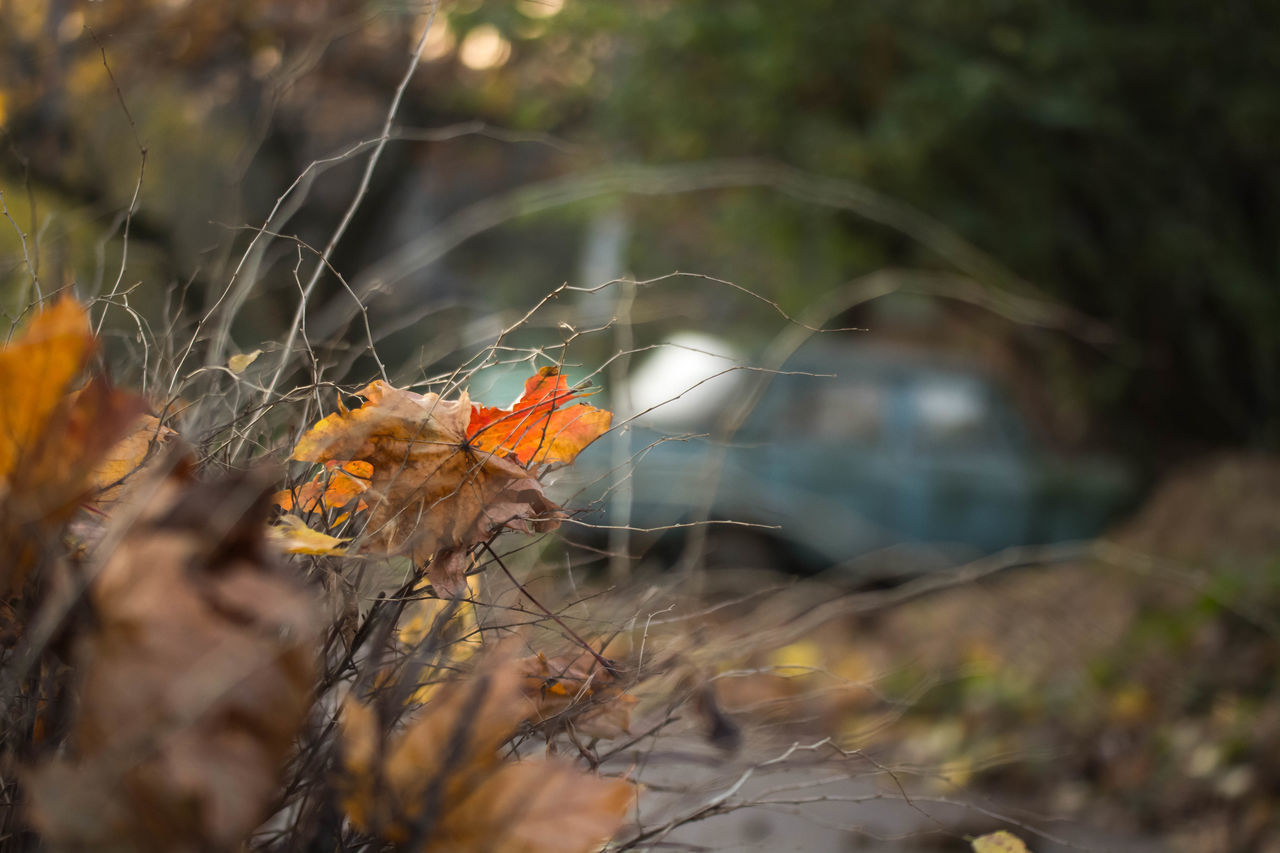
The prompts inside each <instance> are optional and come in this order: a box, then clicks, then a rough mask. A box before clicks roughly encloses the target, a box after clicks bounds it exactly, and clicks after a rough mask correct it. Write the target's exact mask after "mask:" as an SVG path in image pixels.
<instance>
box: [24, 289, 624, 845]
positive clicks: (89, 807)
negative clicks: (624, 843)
mask: <svg viewBox="0 0 1280 853" xmlns="http://www.w3.org/2000/svg"><path fill="white" fill-rule="evenodd" d="M96 347H97V342H96V340H95V339H94V336H93V335H92V333H91V331H90V324H89V320H88V316H87V313H86V311H85V309H84V308H83V307H82V306H80V305H79V304H78V303H76V302H75V301H74V300H72V299H63V300H62V301H59V302H57V303H56V304H54V305H53V306H52V307H50V308H48V309H47V310H45V311H43V312H41V313H39V314H37V315H36V316H35V317H34V318H33V319H32V320H31V322H30V323H28V324H27V327H26V328H25V329H24V330H23V331H22V333H21V334H19V335H18V336H16V337H15V339H14V340H13V341H12V342H11V343H9V344H8V345H5V346H4V347H0V380H3V383H4V387H5V388H6V393H7V395H8V400H7V406H6V407H4V408H3V409H0V548H2V549H3V550H2V552H0V595H2V596H3V600H2V601H0V603H2V604H3V610H0V616H2V617H3V620H0V622H2V624H0V628H3V630H4V634H5V635H6V637H7V638H8V640H9V642H8V645H10V646H12V645H13V644H14V643H17V642H18V641H19V640H21V639H22V638H23V632H22V627H23V623H24V620H28V619H31V618H33V614H35V615H36V616H38V617H39V618H40V619H42V620H43V622H42V623H41V624H46V625H52V626H55V630H54V631H53V632H52V633H49V634H48V636H46V637H45V640H43V641H41V642H46V645H45V646H43V647H33V649H27V650H26V651H25V652H24V654H26V656H27V658H30V655H31V654H38V655H41V656H42V657H41V660H42V662H41V663H40V665H39V666H38V667H37V668H36V669H35V670H31V669H28V670H24V672H25V673H27V674H26V675H21V676H19V675H16V674H15V673H12V672H8V671H5V672H0V675H3V676H4V680H5V681H6V682H8V681H14V682H16V681H18V680H21V679H23V678H29V677H30V673H31V672H32V671H34V672H38V673H39V675H38V676H37V677H36V681H34V682H29V685H34V686H28V687H24V688H23V693H22V694H21V695H20V697H19V698H23V697H25V698H24V701H25V702H26V706H25V707H26V708H27V709H28V710H25V711H23V710H17V711H15V706H10V707H6V708H4V709H3V710H4V712H5V713H6V714H7V715H8V717H9V718H18V717H22V718H23V719H25V720H27V722H28V724H29V731H32V732H38V733H39V738H40V739H41V740H42V741H43V746H42V747H41V748H40V750H37V751H35V752H32V751H30V750H27V751H26V752H25V754H26V755H27V756H28V758H26V759H21V760H20V761H18V760H16V759H15V755H16V753H15V752H14V751H13V749H12V747H13V744H12V743H11V742H10V739H9V738H7V737H6V739H5V742H4V743H3V744H0V770H3V772H5V773H6V774H7V773H8V772H9V771H10V770H12V769H15V768H16V767H17V765H18V763H21V764H22V765H23V766H24V769H23V771H22V772H23V780H24V783H23V784H24V792H25V799H26V805H25V818H26V820H27V821H28V822H29V823H30V824H31V825H32V826H33V827H34V829H35V830H36V831H37V832H38V833H39V836H40V838H41V840H42V841H43V842H44V843H45V844H47V845H49V846H50V847H52V848H54V849H84V848H88V847H92V848H95V849H99V848H100V849H120V850H124V849H143V850H205V849H233V848H235V847H237V846H239V845H241V844H242V843H243V842H244V839H245V838H247V837H248V836H249V834H250V833H251V832H252V831H253V830H254V829H255V828H256V827H257V826H259V824H260V823H261V822H262V821H263V820H264V819H266V818H267V817H269V816H270V812H271V810H272V808H273V805H272V804H273V803H277V797H278V796H279V785H280V782H281V772H282V768H283V767H284V766H285V764H286V762H287V760H288V759H289V758H290V756H291V755H292V754H293V753H294V750H295V748H296V744H297V738H298V736H299V734H300V732H302V731H303V727H304V724H305V721H306V719H307V717H308V714H309V712H310V711H311V710H312V709H313V707H314V703H315V701H316V699H317V696H316V688H317V684H318V683H319V681H320V679H319V676H320V674H321V673H320V672H319V669H318V667H319V665H320V663H321V662H322V661H321V655H320V649H321V647H322V643H321V642H320V641H321V639H322V637H323V636H324V634H325V632H326V631H329V630H331V626H329V625H326V624H325V623H326V620H325V619H324V617H323V615H322V608H321V607H320V604H319V600H318V599H319V595H318V594H317V591H316V590H314V589H309V588H307V587H306V586H304V585H303V584H302V583H301V582H300V581H299V580H298V579H297V578H296V576H295V575H293V574H291V572H290V569H289V568H288V566H287V564H285V563H284V562H283V561H281V560H280V558H279V554H280V552H281V551H284V552H287V553H295V554H325V555H341V554H343V553H344V552H345V549H346V544H347V542H348V541H349V540H345V539H339V538H337V537H334V536H331V535H329V534H327V533H324V532H321V531H319V530H314V529H312V528H311V527H309V526H308V525H307V523H306V522H305V521H304V520H303V518H302V517H301V516H302V515H312V516H314V515H317V514H318V515H320V516H321V517H322V518H323V520H324V524H325V526H326V528H336V527H337V526H339V525H343V524H345V523H347V522H348V521H349V520H350V519H352V518H353V517H354V516H355V515H356V514H357V513H359V514H362V516H361V517H362V518H363V519H364V520H365V522H366V533H365V542H366V543H367V544H370V545H372V546H373V547H374V549H375V550H378V549H380V550H383V551H385V552H387V553H409V554H411V555H412V556H413V557H414V559H415V560H416V561H417V562H418V564H419V565H422V564H427V572H426V575H427V578H426V579H420V584H421V585H425V584H426V582H427V580H428V579H429V580H430V581H431V582H432V584H433V585H434V587H435V589H436V591H437V592H444V593H447V594H451V595H458V594H460V593H463V592H465V593H468V594H469V595H474V590H472V589H470V588H469V587H468V585H467V581H466V577H465V570H464V568H465V561H466V557H467V554H468V552H469V551H470V550H471V549H472V548H473V547H474V546H476V545H478V544H479V543H482V542H487V541H488V540H489V539H490V538H491V537H492V536H493V535H494V534H496V533H498V532H500V531H501V530H504V529H518V530H524V531H543V530H549V529H552V528H554V527H555V526H557V525H558V524H559V522H560V520H561V519H562V518H563V513H562V511H561V509H560V507H558V506H557V505H556V504H554V503H553V502H552V501H550V500H549V499H548V498H547V497H546V495H545V494H544V493H543V490H542V484H541V482H540V481H539V476H540V475H541V473H543V472H544V471H546V470H547V469H549V468H552V467H555V466H559V465H565V464H568V463H570V462H572V461H573V459H574V457H575V456H576V455H577V454H578V453H579V452H580V451H581V450H582V448H584V447H585V446H586V445H587V444H589V443H590V442H591V441H593V440H595V438H597V437H598V436H599V435H601V434H602V433H603V432H604V431H606V430H607V429H608V428H609V424H610V420H611V416H610V414H609V413H608V412H605V411H602V410H600V409H596V408H593V407H591V406H587V405H583V404H581V403H577V404H574V405H565V404H566V403H568V402H570V401H572V400H573V399H574V398H576V397H578V396H579V392H576V391H573V390H571V389H570V388H569V386H568V384H567V382H566V380H565V378H564V377H563V376H562V375H561V374H560V373H559V371H558V370H556V369H554V368H548V369H545V370H542V371H540V372H539V373H538V374H537V375H535V376H534V377H533V378H531V379H530V380H529V382H528V383H527V384H526V388H525V393H524V394H523V395H522V396H521V398H520V399H519V400H518V401H517V402H516V403H515V404H514V405H513V406H511V407H510V408H507V409H500V408H494V407H488V406H481V405H473V404H472V403H471V401H470V399H469V398H468V396H467V395H466V393H465V392H463V393H462V394H461V395H460V396H459V397H458V398H457V399H454V400H444V399H442V398H441V397H439V396H438V395H435V394H416V393H414V392H412V391H408V390H406V389H400V388H394V387H392V386H390V385H387V384H385V383H383V382H374V383H372V384H370V385H369V386H367V387H366V388H364V389H363V390H362V391H360V392H359V393H360V395H361V396H362V397H364V398H365V400H366V401H367V402H366V404H365V405H364V406H363V407H361V408H359V409H355V410H349V409H346V408H345V407H342V408H340V410H339V411H338V412H336V413H334V414H332V415H330V416H328V417H326V418H324V419H323V420H321V421H320V422H319V423H317V424H316V425H315V426H314V427H312V428H311V429H310V430H309V431H308V432H307V433H306V434H304V435H303V436H302V438H301V439H300V440H299V442H298V444H297V446H296V447H295V449H294V452H293V458H294V459H296V460H301V461H308V462H314V463H319V464H320V465H321V470H320V473H318V474H317V475H316V476H315V477H314V478H313V479H312V480H311V481H310V482H308V483H305V484H303V485H302V486H300V487H298V488H296V489H294V490H292V491H289V492H277V493H275V495H274V496H272V495H271V488H270V487H271V485H272V484H271V481H272V480H273V479H274V476H273V475H272V474H271V473H267V474H264V473H261V472H260V471H259V472H256V473H255V472H241V473H238V474H231V475H223V476H221V477H218V478H215V479H213V480H206V481H203V482H201V481H200V480H199V478H198V477H196V474H195V471H194V470H193V467H192V463H191V462H190V461H189V457H187V456H186V455H184V453H183V452H182V450H181V445H182V443H181V441H180V440H178V438H177V435H176V433H175V432H174V431H173V430H172V429H170V428H169V427H168V426H167V425H165V424H163V423H162V422H161V420H160V419H159V418H157V417H155V416H153V415H150V414H147V413H146V412H145V408H144V405H143V401H142V400H141V398H140V397H138V396H137V395H133V394H129V393H125V392H121V391H116V390H114V389H112V388H110V386H109V385H108V384H107V383H106V381H105V380H104V379H102V378H101V377H97V376H95V377H94V378H92V379H90V381H88V382H87V383H84V384H79V383H80V381H81V378H82V376H83V374H84V373H85V372H86V369H87V367H88V366H89V364H90V362H91V359H92V357H93V355H94V353H95V351H96ZM166 444H168V445H172V446H173V447H174V450H173V452H167V453H159V452H158V449H159V447H160V446H161V445H166ZM158 460H163V464H156V463H157V461H158ZM272 503H275V504H277V505H278V506H279V507H280V508H281V509H283V510H284V513H283V514H282V515H280V516H279V517H278V518H277V520H276V523H274V524H268V523H267V519H268V516H269V514H270V513H271V509H270V504H272ZM77 510H81V512H80V514H79V516H78V517H77V516H76V513H77ZM73 519H74V522H73ZM71 522H73V523H71ZM69 523H71V524H70V526H69ZM68 530H71V531H72V532H73V535H72V536H71V537H66V534H67V531H68ZM33 590H34V592H33ZM50 590H53V591H54V592H50ZM437 604H438V605H442V606H446V607H451V608H452V609H450V610H449V613H453V614H456V613H461V612H470V611H461V610H460V609H459V607H458V606H457V605H458V604H459V602H458V601H457V600H454V601H453V602H444V601H439V602H437ZM421 606H422V607H423V608H424V611H423V613H421V614H417V615H416V616H414V617H413V619H414V620H416V622H413V623H412V624H406V625H402V626H399V627H398V628H397V630H396V634H395V636H396V638H397V642H399V643H402V644H405V645H406V646H407V647H411V646H412V645H413V644H414V631H417V632H418V633H419V634H422V632H423V631H424V630H426V629H425V628H424V626H425V625H426V624H427V623H428V622H429V623H430V624H432V625H434V624H435V622H436V617H435V616H432V615H431V612H428V611H431V605H430V604H429V603H428V602H422V603H421ZM436 610H439V606H437V607H436ZM432 612H434V611H432ZM76 616H85V617H87V618H85V619H76V618H74V617H76ZM437 616H438V614H437ZM446 621H447V620H446ZM464 622H465V620H462V621H459V625H458V626H457V627H458V631H459V632H460V637H459V640H460V648H462V649H463V654H461V655H458V656H455V658H456V659H455V660H453V661H451V662H450V665H451V666H458V665H468V664H471V665H473V667H472V669H473V675H472V676H470V677H469V678H467V679H461V680H454V681H446V682H438V683H436V684H434V686H433V689H431V690H429V691H422V690H420V691H418V692H416V693H414V694H413V695H412V696H411V697H410V699H409V702H408V704H407V705H402V706H401V707H400V708H399V709H398V710H397V711H396V712H395V714H394V715H388V714H385V713H383V711H380V710H378V709H379V708H380V707H381V706H382V705H385V704H386V697H385V696H384V697H383V698H382V699H380V700H377V701H373V702H371V703H370V704H364V703H362V702H360V701H357V700H356V699H354V698H349V699H348V700H347V701H346V703H345V705H344V706H343V708H342V714H341V733H340V741H341V744H342V754H343V756H344V759H343V771H344V772H343V774H342V776H341V779H340V780H339V781H338V782H337V783H336V784H338V786H339V787H340V788H341V790H342V791H343V792H344V795H343V804H344V808H345V810H346V812H347V816H348V817H349V819H350V822H351V825H352V826H354V827H356V828H357V829H360V830H362V831H365V832H369V833H373V834H376V835H378V836H379V837H381V838H382V839H384V840H385V841H389V842H411V846H413V847H414V848H415V849H450V850H467V849H485V850H488V849H504V850H525V851H541V850H547V851H551V850H557V851H558V850H569V851H573V850H582V851H586V850H590V849H594V848H596V847H598V846H599V845H600V844H602V843H603V842H604V841H605V840H607V839H608V838H609V837H610V836H611V835H612V834H613V833H614V832H615V831H616V830H617V828H618V826H619V825H620V824H621V822H622V820H623V819H624V816H625V814H626V811H627V808H628V805H629V804H630V802H631V801H632V799H633V796H634V786H633V785H632V784H631V783H629V782H626V781H623V780H618V779H602V778H599V777H597V776H595V775H592V774H589V773H585V772H582V771H580V770H578V769H577V768H575V767H574V766H572V765H571V764H570V763H568V762H561V761H555V760H538V761H535V760H523V761H510V760H503V759H502V758H501V756H500V755H499V748H500V747H501V746H502V744H504V743H505V742H506V741H507V740H508V739H509V738H510V737H511V736H512V734H513V733H514V732H515V731H516V730H517V728H519V727H521V726H524V727H526V728H527V727H530V726H537V727H540V728H541V729H543V730H544V731H546V732H554V731H562V730H567V729H569V728H570V727H574V728H575V729H576V730H577V731H581V732H583V733H586V734H588V735H592V736H602V737H610V736H616V735H617V734H620V733H622V732H625V731H626V730H627V727H628V723H629V715H630V708H631V704H632V702H633V700H631V699H630V697H628V696H626V695H625V694H624V693H623V692H622V690H621V689H620V687H619V685H617V684H616V683H615V676H614V674H613V672H612V671H611V670H609V669H607V668H601V667H600V666H599V665H597V663H596V662H595V661H594V660H587V661H586V662H583V661H580V660H578V659H577V658H575V657H572V656H569V657H560V658H548V657H545V656H543V655H534V656H532V657H524V658H519V659H517V658H516V657H514V656H513V655H511V654H510V653H508V652H499V653H496V654H494V655H488V656H482V655H479V654H478V652H479V651H480V649H481V648H482V644H481V643H480V637H481V636H482V631H481V630H480V627H479V625H478V624H477V623H476V622H475V619H474V614H472V615H471V621H470V622H465V624H464ZM418 623H422V624H418ZM33 624H34V623H33ZM59 624H60V625H61V626H62V627H60V628H57V627H56V626H58V625H59ZM415 625H416V627H415ZM34 633H39V632H34ZM54 636H59V637H61V639H59V640H58V644H57V646H56V648H55V647H54V645H53V644H52V643H48V642H47V641H48V640H49V638H50V637H54ZM419 639H420V638H419ZM3 648H4V647H3V646H0V651H3ZM22 658H23V655H10V656H8V657H4V656H3V655H0V669H3V668H4V667H5V666H7V665H8V664H10V663H12V662H13V661H15V660H19V659H22ZM24 666H27V667H30V664H29V663H27V664H24ZM50 673H61V674H62V676H59V677H63V676H65V674H66V673H74V676H75V681H74V682H71V683H72V684H73V685H74V686H73V688H71V689H68V688H67V687H66V686H65V684H64V682H58V681H56V679H53V680H50V681H49V682H48V684H44V683H38V682H39V680H40V679H41V678H45V677H46V676H48V675H49V674H50ZM55 682H56V683H55ZM6 701H7V700H6ZM55 705H56V706H57V712H56V714H55V713H54V712H53V710H51V709H53V708H54V706H55ZM414 708H416V709H417V710H416V711H413V712H412V714H413V716H412V719H411V720H410V721H409V722H408V723H407V724H402V725H400V726H399V728H398V730H396V731H394V732H393V731H392V730H393V729H396V726H392V725H390V724H388V725H384V724H383V721H382V717H383V716H396V717H398V716H399V715H400V714H401V713H405V712H406V709H414ZM31 709H35V710H31ZM40 752H43V753H44V756H45V757H44V758H43V759H40V760H34V761H33V760H30V756H33V755H39V754H40ZM51 756H55V757H51ZM330 782H332V780H330ZM326 784H328V782H326ZM277 805H278V803H277Z"/></svg>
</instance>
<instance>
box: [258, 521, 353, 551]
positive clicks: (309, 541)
mask: <svg viewBox="0 0 1280 853" xmlns="http://www.w3.org/2000/svg"><path fill="white" fill-rule="evenodd" d="M267 537H268V538H269V539H271V540H272V541H273V542H275V543H276V544H277V545H279V546H280V547H281V548H282V549H284V551H285V553H287V554H316V555H319V556H332V557H340V556H342V555H343V554H345V553H347V544H346V543H348V542H350V541H351V540H350V539H339V538H338V537H336V536H330V535H329V534H327V533H321V532H320V531H318V530H312V529H311V528H310V527H307V523H306V522H305V521H303V520H302V519H300V518H298V517H297V516H296V515H282V516H280V519H279V520H278V521H277V522H276V524H275V526H273V527H268V528H267Z"/></svg>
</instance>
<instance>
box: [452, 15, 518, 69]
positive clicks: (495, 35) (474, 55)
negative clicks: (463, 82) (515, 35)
mask: <svg viewBox="0 0 1280 853" xmlns="http://www.w3.org/2000/svg"><path fill="white" fill-rule="evenodd" d="M510 58H511V42H509V41H507V40H506V39H505V38H503V37H502V33H500V32H498V30H497V28H496V27H493V26H491V25H489V24H481V25H480V26H478V27H476V28H475V29H474V30H472V31H471V32H469V33H467V37H466V38H464V39H463V40H462V45H461V47H459V48H458V59H460V60H462V64H463V65H465V66H467V67H468V68H470V69H472V70H474V71H484V70H486V69H488V68H497V67H498V66H500V65H502V64H503V63H505V62H506V61H507V60H508V59H510Z"/></svg>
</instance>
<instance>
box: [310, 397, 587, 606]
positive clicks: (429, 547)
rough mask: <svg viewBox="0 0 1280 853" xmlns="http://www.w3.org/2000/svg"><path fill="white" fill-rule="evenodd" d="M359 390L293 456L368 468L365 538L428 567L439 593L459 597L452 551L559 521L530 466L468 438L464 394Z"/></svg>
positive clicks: (468, 415)
mask: <svg viewBox="0 0 1280 853" xmlns="http://www.w3.org/2000/svg"><path fill="white" fill-rule="evenodd" d="M357 394H358V395H359V396H361V397H364V398H365V400H366V401H367V402H366V403H365V405H363V406H361V407H360V408H358V409H352V410H348V409H346V408H341V409H339V411H337V412H334V413H333V414H331V415H328V416H327V417H325V418H323V419H322V420H321V421H320V422H319V423H317V424H316V425H315V426H313V427H312V428H311V429H310V430H308V431H307V432H306V433H305V434H304V435H303V436H302V437H301V438H300V439H298V444H297V446H296V447H294V450H293V458H294V459H296V460H298V461H302V462H320V463H328V462H331V461H334V460H343V462H344V463H350V462H364V463H368V464H369V465H370V466H372V474H371V477H370V480H369V488H368V489H367V491H366V492H365V493H364V497H363V500H364V501H365V502H366V503H368V504H369V506H370V511H369V520H368V525H367V526H366V528H365V529H366V531H367V535H368V536H369V538H370V539H372V540H373V541H374V542H376V543H379V544H380V545H381V546H382V547H384V548H385V549H386V550H387V551H388V552H403V551H407V552H409V553H410V555H411V556H412V557H413V559H414V561H415V562H416V563H418V564H419V565H422V564H427V563H428V562H429V561H430V563H431V565H429V566H428V573H429V575H430V577H431V580H432V583H433V584H435V586H436V589H437V592H440V593H441V594H445V595H454V594H460V592H461V587H460V585H459V583H458V581H459V579H460V575H459V574H458V571H457V566H458V565H459V559H458V554H459V553H460V552H463V551H465V550H466V549H468V548H470V547H471V546H472V545H475V544H477V543H479V542H482V541H484V540H486V539H487V538H488V537H489V536H490V535H492V534H493V533H495V532H497V531H500V530H502V529H503V528H514V529H521V530H525V531H538V532H542V531H546V530H552V529H554V528H555V527H557V526H558V525H559V523H560V519H561V518H562V517H563V514H562V513H561V511H560V508H559V507H558V506H556V504H554V503H552V502H551V500H550V499H548V498H547V497H546V495H545V494H544V493H543V491H542V484H541V483H539V482H538V480H537V479H536V478H535V477H534V476H533V475H532V474H531V473H530V472H529V471H528V470H527V469H525V468H524V467H522V466H521V465H519V464H518V463H516V462H514V461H512V460H510V459H507V458H505V457H503V456H499V455H497V454H495V453H490V452H485V451H481V450H479V449H477V448H476V447H474V446H472V445H471V444H470V443H469V442H468V440H467V427H468V424H469V422H470V420H471V412H472V407H471V401H470V399H469V397H468V396H467V394H466V392H465V391H464V392H463V393H462V394H461V395H460V397H459V398H458V399H456V400H444V399H441V398H440V396H439V395H437V394H417V393H414V392H413V391H409V390H406V389H403V388H395V387H393V386H391V385H388V384H387V383H385V382H382V381H380V380H378V381H374V382H372V383H370V384H369V385H368V386H366V387H365V388H363V389H361V390H360V391H358V392H357ZM433 555H434V556H435V559H434V560H432V557H433ZM432 566H434V567H435V568H434V569H433V568H432Z"/></svg>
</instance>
